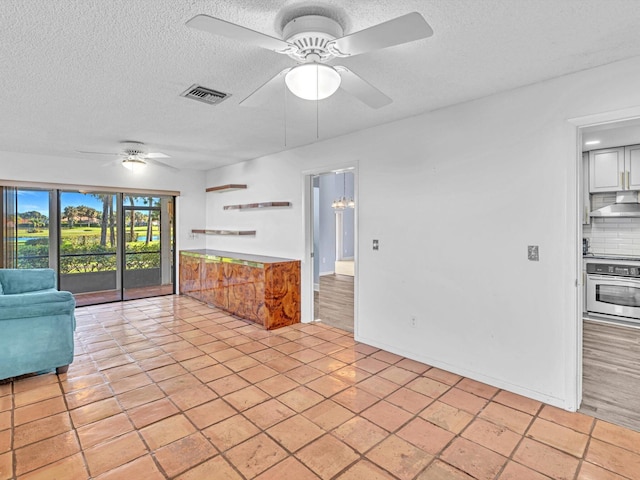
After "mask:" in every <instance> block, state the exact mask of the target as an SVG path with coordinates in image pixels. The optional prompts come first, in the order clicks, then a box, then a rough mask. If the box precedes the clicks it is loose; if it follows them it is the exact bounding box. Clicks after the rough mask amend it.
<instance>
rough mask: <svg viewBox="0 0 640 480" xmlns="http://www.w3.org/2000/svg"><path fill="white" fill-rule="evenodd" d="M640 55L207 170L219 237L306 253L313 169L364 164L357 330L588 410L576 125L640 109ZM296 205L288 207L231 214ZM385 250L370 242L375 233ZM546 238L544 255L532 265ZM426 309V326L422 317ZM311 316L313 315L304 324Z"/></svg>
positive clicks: (265, 250)
mask: <svg viewBox="0 0 640 480" xmlns="http://www.w3.org/2000/svg"><path fill="white" fill-rule="evenodd" d="M639 77H640V59H633V60H629V61H625V62H619V63H616V64H611V65H609V66H605V67H602V68H598V69H594V70H590V71H584V72H580V73H577V74H575V75H571V76H566V77H562V78H559V79H555V80H551V81H548V82H544V83H540V84H536V85H532V86H529V87H525V88H521V89H517V90H513V91H509V92H505V93H502V94H499V95H495V96H491V97H487V98H484V99H480V100H477V101H474V102H469V103H465V104H461V105H457V106H453V107H450V108H446V109H442V110H439V111H435V112H431V113H427V114H424V115H420V116H416V117H412V118H408V119H405V120H402V121H398V122H394V123H391V124H387V125H383V126H380V127H376V128H371V129H368V130H364V131H361V132H357V133H353V134H350V135H346V136H343V137H340V138H336V139H331V140H327V141H323V142H318V143H315V144H312V145H308V146H306V147H302V148H298V149H295V150H290V151H285V152H282V153H279V154H276V155H271V156H268V157H263V158H258V159H256V160H253V161H250V162H246V163H243V164H239V165H233V166H230V167H225V168H220V169H216V170H212V171H210V172H208V175H207V185H208V186H211V185H220V184H225V183H248V184H249V189H248V190H247V191H244V192H242V191H240V192H230V193H226V194H217V196H216V194H209V196H208V197H207V226H208V227H211V228H213V227H216V228H217V227H221V228H225V227H228V228H235V227H240V228H244V227H246V228H252V229H253V228H255V229H257V231H258V235H257V236H256V237H255V238H241V239H237V238H227V237H225V238H220V237H217V238H210V239H208V246H209V247H210V248H219V249H223V250H232V251H245V252H248V253H259V254H265V255H274V256H284V257H291V258H299V259H302V260H303V279H304V284H303V302H306V303H305V307H304V308H303V313H304V312H306V311H307V307H306V305H308V302H310V301H311V297H310V296H309V295H308V294H307V292H310V289H311V285H310V283H311V278H310V276H309V275H308V271H309V270H308V259H307V258H305V255H306V254H307V252H308V248H305V225H306V223H305V220H306V219H305V215H304V209H303V200H304V198H305V197H304V175H303V172H305V171H319V170H321V169H322V168H324V167H327V169H329V168H330V167H332V166H334V165H349V164H356V163H357V165H358V170H357V191H358V198H357V224H358V228H359V231H358V251H357V255H358V268H359V271H358V275H357V278H356V281H357V285H356V291H357V300H356V301H357V305H356V310H357V312H358V318H357V321H356V338H357V339H358V340H360V341H362V342H365V343H369V344H373V345H377V346H380V347H384V348H386V349H388V350H390V351H393V352H396V353H400V354H403V355H406V356H408V357H411V358H414V359H417V360H421V361H424V362H427V363H429V364H432V365H435V366H439V367H442V368H445V369H447V370H450V371H453V372H457V373H460V374H463V375H466V376H469V377H471V378H475V379H478V380H481V381H484V382H487V383H490V384H493V385H496V386H499V387H502V388H506V389H508V390H511V391H514V392H518V393H522V394H524V395H528V396H530V397H532V398H536V399H539V400H543V401H547V402H549V403H551V404H554V405H557V406H560V407H564V408H567V409H575V408H576V407H577V405H576V402H577V401H578V394H577V390H576V381H577V380H576V379H577V375H578V374H577V371H578V348H579V341H578V334H579V332H580V331H581V329H580V326H579V324H578V323H577V309H576V305H577V290H576V283H575V282H576V272H577V268H578V265H577V260H578V226H577V219H576V215H577V213H576V212H577V204H576V203H577V202H576V199H577V191H576V188H577V187H576V184H577V181H576V179H577V171H576V170H577V153H576V142H577V139H576V128H575V127H574V126H572V124H571V123H570V122H569V121H568V120H569V119H571V118H575V117H581V116H586V115H591V114H597V113H599V112H605V111H614V110H621V109H625V108H632V107H636V106H638V105H640V89H638V88H637V78H639ZM223 195H224V196H225V197H224V203H246V202H251V201H267V200H289V201H292V202H293V207H292V208H291V209H285V210H278V211H275V210H274V211H253V212H237V211H236V212H223V211H222V207H221V205H222V204H223V200H222V198H223ZM374 238H376V239H379V240H380V250H379V251H378V252H374V251H372V249H371V241H372V239H374ZM527 245H539V246H540V261H539V262H530V261H528V260H527ZM411 315H416V316H417V319H418V326H417V327H416V328H411V327H410V326H409V321H408V320H409V317H410V316H411ZM303 318H304V319H305V320H308V318H306V317H303Z"/></svg>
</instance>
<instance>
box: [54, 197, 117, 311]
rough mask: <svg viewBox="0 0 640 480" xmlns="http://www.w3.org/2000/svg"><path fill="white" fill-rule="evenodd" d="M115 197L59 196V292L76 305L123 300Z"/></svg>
mask: <svg viewBox="0 0 640 480" xmlns="http://www.w3.org/2000/svg"><path fill="white" fill-rule="evenodd" d="M117 197H118V196H117V194H115V193H104V192H90V193H89V192H78V191H61V192H60V193H59V199H60V200H59V205H60V209H59V212H60V213H59V218H60V223H59V238H60V254H59V262H60V268H59V274H60V289H61V290H68V291H70V292H71V293H73V294H75V297H76V302H77V303H78V305H88V304H93V303H103V302H113V301H117V300H121V299H122V288H121V282H120V276H121V275H120V266H119V265H120V263H121V262H119V257H120V254H119V252H118V245H119V241H118V230H119V229H118V223H119V222H118V211H119V209H118V201H117Z"/></svg>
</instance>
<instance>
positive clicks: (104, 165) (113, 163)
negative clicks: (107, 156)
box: [100, 158, 122, 167]
mask: <svg viewBox="0 0 640 480" xmlns="http://www.w3.org/2000/svg"><path fill="white" fill-rule="evenodd" d="M120 163H122V160H121V159H119V158H117V159H115V160H110V161H108V162H107V163H103V164H102V165H100V166H101V167H113V166H114V165H118V164H120Z"/></svg>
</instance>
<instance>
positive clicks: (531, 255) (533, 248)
mask: <svg viewBox="0 0 640 480" xmlns="http://www.w3.org/2000/svg"><path fill="white" fill-rule="evenodd" d="M527 258H528V259H529V260H530V261H532V262H539V261H540V254H539V252H538V245H529V246H528V247H527Z"/></svg>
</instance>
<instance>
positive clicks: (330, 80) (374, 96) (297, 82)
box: [186, 12, 433, 108]
mask: <svg viewBox="0 0 640 480" xmlns="http://www.w3.org/2000/svg"><path fill="white" fill-rule="evenodd" d="M186 25H187V26H188V27H190V28H194V29H197V30H202V31H205V32H208V33H213V34H215V35H222V36H224V37H227V38H231V39H234V40H239V41H241V42H245V43H248V44H251V45H254V46H257V47H261V48H265V49H267V50H271V51H274V52H276V53H281V54H284V55H289V56H290V57H291V58H293V59H294V60H296V61H297V62H298V65H296V66H294V67H290V68H285V69H284V70H282V71H281V72H279V73H278V74H276V75H275V76H274V77H272V78H271V79H270V80H268V81H267V82H266V83H264V84H263V85H262V86H260V87H258V89H256V90H255V91H254V92H252V93H251V94H250V95H249V96H248V97H246V98H245V99H244V100H242V101H241V102H240V104H241V105H249V104H252V103H254V102H255V99H252V98H254V95H255V93H256V92H258V91H259V90H261V89H263V88H266V87H269V86H271V85H273V84H275V83H279V82H281V79H282V77H284V81H285V83H286V85H287V88H288V89H289V90H290V91H291V92H292V93H293V94H294V95H296V96H298V97H300V98H303V99H306V100H322V99H324V98H327V97H330V96H331V95H333V94H334V93H335V92H336V90H337V89H338V88H342V89H343V90H344V91H346V92H347V93H349V94H351V95H353V96H354V97H356V98H358V99H359V100H361V101H362V102H363V103H365V104H366V105H368V106H370V107H371V108H380V107H383V106H385V105H388V104H389V103H391V102H392V100H391V98H389V97H388V96H387V95H385V94H384V93H382V92H381V91H380V90H378V89H377V88H376V87H374V86H373V85H371V84H370V83H369V82H367V81H366V80H364V79H363V78H361V77H360V76H359V75H357V74H356V73H354V72H352V71H351V70H349V69H348V68H347V67H344V66H339V65H335V66H333V65H328V64H327V62H328V61H330V60H331V59H333V58H334V57H341V58H344V57H352V56H355V55H360V54H362V53H367V52H370V51H373V50H379V49H382V48H387V47H392V46H395V45H401V44H403V43H409V42H413V41H415V40H420V39H422V38H427V37H430V36H431V35H433V30H432V29H431V27H430V26H429V24H428V23H427V22H426V20H425V19H424V17H422V15H420V14H419V13H417V12H413V13H408V14H406V15H402V16H400V17H397V18H394V19H392V20H389V21H386V22H383V23H380V24H378V25H374V26H372V27H369V28H366V29H364V30H360V31H359V32H355V33H352V34H350V35H346V36H344V35H343V34H344V32H343V29H342V26H341V25H340V24H339V23H338V22H337V21H335V20H333V19H331V18H329V17H326V16H322V15H303V16H300V17H297V18H294V19H293V20H291V21H289V22H288V23H287V24H286V25H285V26H284V28H283V32H282V36H283V38H284V40H280V39H279V38H275V37H271V36H269V35H265V34H263V33H260V32H257V31H255V30H251V29H249V28H245V27H242V26H240V25H236V24H234V23H230V22H227V21H225V20H222V19H219V18H214V17H211V16H209V15H196V16H195V17H193V18H192V19H191V20H189V21H187V22H186Z"/></svg>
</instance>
